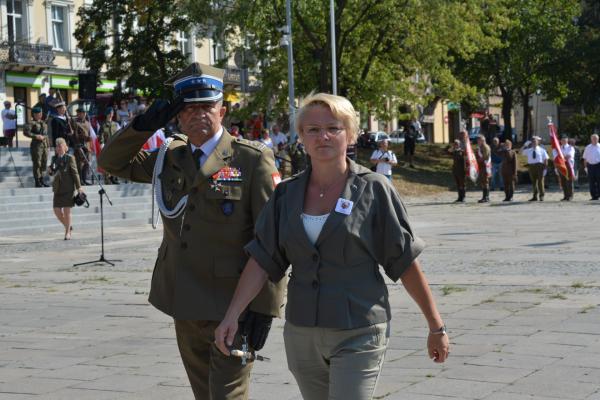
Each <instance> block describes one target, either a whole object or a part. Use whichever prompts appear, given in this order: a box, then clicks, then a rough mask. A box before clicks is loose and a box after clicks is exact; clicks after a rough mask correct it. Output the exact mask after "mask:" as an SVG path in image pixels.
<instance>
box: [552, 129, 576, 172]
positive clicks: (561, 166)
mask: <svg viewBox="0 0 600 400" xmlns="http://www.w3.org/2000/svg"><path fill="white" fill-rule="evenodd" d="M548 130H549V131H550V143H551V144H552V149H553V150H554V154H556V156H555V157H554V167H555V168H556V169H557V171H558V172H559V173H560V174H561V175H562V176H564V177H565V178H567V179H573V177H574V176H575V171H573V166H572V165H571V163H570V162H568V161H567V160H566V159H565V156H564V155H563V153H562V150H561V148H560V142H559V141H558V137H557V134H556V126H555V125H554V123H553V122H552V120H550V119H549V121H548Z"/></svg>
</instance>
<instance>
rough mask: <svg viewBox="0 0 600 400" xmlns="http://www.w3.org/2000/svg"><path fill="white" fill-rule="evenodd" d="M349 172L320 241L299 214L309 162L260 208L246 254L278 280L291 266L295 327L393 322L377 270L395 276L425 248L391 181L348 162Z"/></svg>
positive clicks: (289, 311)
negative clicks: (341, 204)
mask: <svg viewBox="0 0 600 400" xmlns="http://www.w3.org/2000/svg"><path fill="white" fill-rule="evenodd" d="M347 162H348V163H349V166H350V173H349V176H348V179H347V182H346V185H345V187H344V189H343V190H342V193H341V195H340V198H342V199H345V200H350V201H352V203H353V204H352V206H351V207H346V208H345V209H343V211H345V212H347V214H345V213H343V212H338V211H335V210H332V211H331V213H330V214H329V217H328V218H327V220H326V222H325V225H324V226H323V229H322V231H321V233H320V235H319V237H318V239H317V241H316V242H315V244H314V245H313V244H311V242H310V241H309V239H308V236H307V235H306V232H305V230H304V225H303V223H302V219H301V213H302V211H303V207H304V194H305V191H306V185H307V183H308V180H309V177H310V174H311V173H312V169H311V167H308V169H307V170H305V171H304V172H302V173H300V174H298V175H296V176H294V177H292V178H290V179H288V180H285V181H283V182H282V183H281V184H279V185H278V186H277V189H276V190H275V194H274V195H273V196H272V197H271V199H270V200H269V203H267V205H266V206H265V208H264V209H263V211H262V213H261V215H260V217H259V219H258V221H257V223H256V234H255V238H254V240H253V241H252V242H250V243H249V244H248V245H247V246H246V251H247V252H248V253H249V254H250V255H252V257H254V258H255V259H256V260H257V261H258V263H259V264H260V266H261V267H262V268H263V269H264V270H265V271H266V272H267V273H268V275H269V277H270V280H272V281H273V282H278V281H280V280H281V279H282V278H283V277H284V276H285V272H286V270H287V269H288V267H289V266H290V265H291V269H292V271H291V277H290V281H289V284H288V301H287V306H286V319H287V320H288V321H290V322H291V323H293V324H294V325H298V326H308V327H311V326H318V327H326V328H337V329H352V328H358V327H362V326H368V325H373V324H376V323H380V322H385V321H388V320H390V318H391V311H390V305H389V301H388V291H387V287H386V284H385V282H384V279H383V276H382V275H381V272H380V265H381V266H382V267H383V271H384V272H385V273H386V275H387V276H389V277H390V278H391V279H393V280H394V281H396V280H398V279H399V278H400V276H401V275H402V273H403V272H404V271H405V269H406V268H407V267H408V266H410V264H411V263H412V262H413V260H415V258H416V257H417V256H418V255H419V253H421V251H422V250H423V247H424V242H423V241H422V240H421V239H419V238H418V237H416V236H415V235H414V233H413V230H412V228H411V226H410V224H409V222H408V216H407V214H406V209H405V208H404V205H403V204H402V201H401V200H400V196H399V195H398V193H397V191H396V190H395V188H394V187H393V186H392V184H391V183H390V182H389V180H388V179H387V178H386V177H385V176H383V175H381V174H377V173H374V172H372V171H371V170H369V169H367V168H364V167H362V166H360V165H358V164H356V163H354V162H353V161H352V160H350V159H348V160H347Z"/></svg>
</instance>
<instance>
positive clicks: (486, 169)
mask: <svg viewBox="0 0 600 400" xmlns="http://www.w3.org/2000/svg"><path fill="white" fill-rule="evenodd" d="M475 158H476V159H477V166H478V168H479V177H478V180H479V186H480V187H481V192H482V195H481V199H480V200H479V201H478V203H488V202H489V201H490V176H491V174H492V165H491V164H492V160H491V150H490V146H488V145H487V143H486V142H485V136H483V135H479V136H478V137H477V151H476V152H475Z"/></svg>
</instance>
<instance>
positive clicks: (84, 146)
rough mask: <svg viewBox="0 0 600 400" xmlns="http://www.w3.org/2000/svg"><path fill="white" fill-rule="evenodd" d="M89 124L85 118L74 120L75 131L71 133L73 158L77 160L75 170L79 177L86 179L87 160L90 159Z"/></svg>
mask: <svg viewBox="0 0 600 400" xmlns="http://www.w3.org/2000/svg"><path fill="white" fill-rule="evenodd" d="M91 140H92V139H91V137H90V125H89V123H88V122H87V121H86V120H83V121H80V120H78V119H76V120H75V131H74V135H73V146H74V152H75V153H74V154H75V160H77V171H79V176H80V177H81V179H82V180H83V181H84V183H85V181H86V178H87V172H88V170H89V166H88V162H89V160H90V156H89V154H90V144H91Z"/></svg>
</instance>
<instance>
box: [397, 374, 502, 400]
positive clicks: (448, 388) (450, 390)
mask: <svg viewBox="0 0 600 400" xmlns="http://www.w3.org/2000/svg"><path fill="white" fill-rule="evenodd" d="M504 386H506V385H504V384H501V383H490V382H477V381H470V380H462V379H447V378H439V377H437V378H431V379H428V380H426V381H423V382H419V383H417V384H415V385H412V386H409V387H408V388H406V392H407V393H420V394H432V395H438V396H439V395H447V396H454V397H460V398H463V399H479V398H482V397H484V396H486V395H488V394H490V393H492V392H493V391H495V390H499V389H500V388H502V387H504ZM407 396H409V395H408V394H407Z"/></svg>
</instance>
